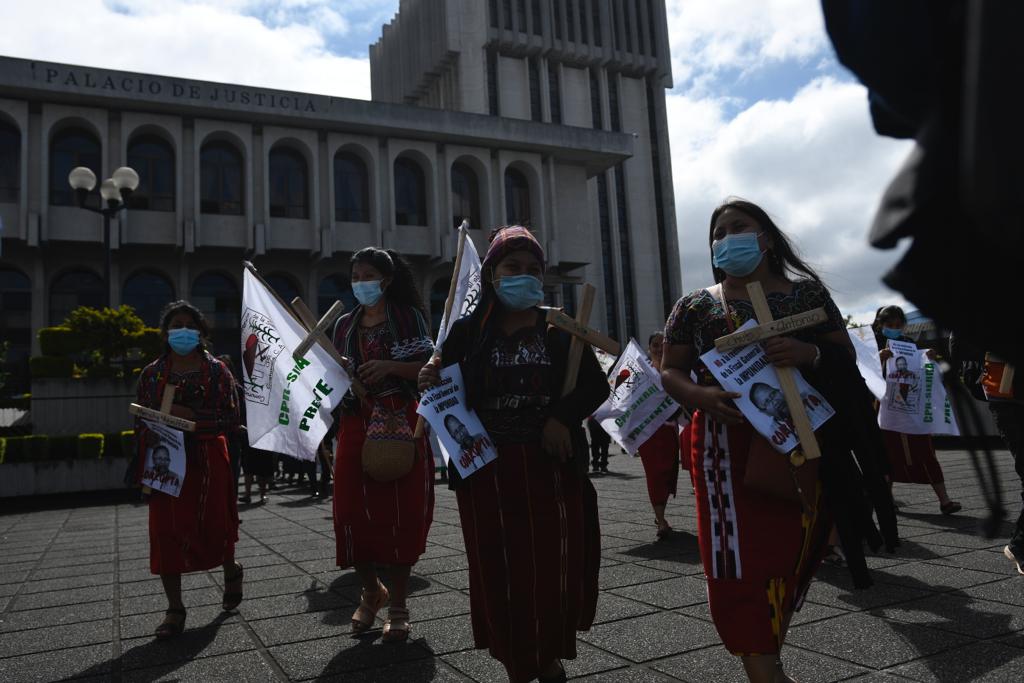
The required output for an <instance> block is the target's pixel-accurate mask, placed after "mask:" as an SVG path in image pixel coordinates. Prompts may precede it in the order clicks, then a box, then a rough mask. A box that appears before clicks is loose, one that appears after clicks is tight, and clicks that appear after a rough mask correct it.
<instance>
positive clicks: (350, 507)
mask: <svg viewBox="0 0 1024 683" xmlns="http://www.w3.org/2000/svg"><path fill="white" fill-rule="evenodd" d="M351 278H352V292H353V294H354V295H355V297H356V300H357V301H358V302H359V305H358V306H356V307H355V308H354V309H353V310H352V311H351V312H349V313H347V314H345V315H344V316H342V317H341V318H340V319H339V320H338V323H337V325H336V326H335V329H334V344H335V346H336V347H337V348H338V351H340V352H341V354H342V355H343V356H345V357H346V358H351V359H352V363H353V365H352V367H350V368H348V370H349V372H350V373H353V374H354V375H355V376H357V377H358V378H359V380H360V381H361V382H362V384H363V385H364V386H365V387H366V391H367V395H366V397H365V399H363V400H360V399H358V398H356V397H355V395H354V394H352V393H351V392H350V393H349V394H348V395H347V396H346V400H345V401H344V402H343V403H342V412H341V420H340V425H339V428H338V447H337V455H336V457H335V463H334V502H333V505H334V533H335V539H336V542H337V562H338V566H339V567H342V568H347V567H354V568H355V570H356V572H357V573H358V574H359V578H360V580H361V581H362V587H363V590H362V594H361V596H360V604H359V607H358V609H356V611H355V613H354V614H353V615H352V631H353V632H355V633H362V632H364V631H366V630H368V629H370V628H371V627H372V626H373V624H374V618H375V617H376V615H377V612H378V611H380V610H381V608H383V606H384V605H385V604H388V603H389V602H390V604H389V607H388V616H387V620H386V621H385V623H384V636H383V638H384V640H385V641H386V642H392V641H402V640H405V639H406V638H408V636H409V631H410V622H409V610H408V607H407V605H406V596H407V594H408V588H409V573H410V571H411V569H412V566H413V565H414V564H415V563H416V561H417V560H418V559H419V557H420V555H422V554H423V552H424V551H425V550H426V543H427V532H428V531H429V530H430V522H431V520H432V519H433V513H434V489H433V486H434V477H433V474H434V468H433V461H432V459H431V458H430V456H429V451H427V450H426V448H427V446H426V443H425V442H424V441H423V440H422V439H419V440H417V442H416V444H415V459H414V460H413V462H412V468H411V469H410V470H409V471H408V472H407V473H405V474H404V475H403V476H401V477H400V478H398V479H395V480H393V481H387V482H382V481H377V480H375V479H373V478H372V477H370V476H369V475H367V474H366V473H365V472H364V470H363V459H362V453H363V445H364V442H365V441H366V439H367V434H368V433H369V434H370V435H371V437H377V436H382V435H383V432H387V437H388V438H389V439H395V440H400V441H406V442H408V441H412V440H413V428H414V427H415V423H416V407H417V400H418V394H417V392H416V375H417V373H418V372H419V370H420V368H421V367H422V366H423V363H424V362H425V361H426V360H427V359H428V358H429V357H430V354H431V352H432V351H433V348H434V345H433V342H432V341H431V339H430V331H429V328H428V327H427V324H426V322H425V320H424V316H423V310H424V309H423V301H422V299H421V298H420V295H419V292H418V291H416V286H415V284H414V283H413V276H412V272H411V271H410V270H409V266H408V264H406V262H405V261H404V260H403V259H402V257H401V256H399V255H398V253H396V252H394V251H390V250H388V251H384V250H382V249H376V248H374V247H367V248H365V249H362V250H360V251H358V252H356V253H355V254H354V255H353V256H352V260H351ZM379 568H387V575H386V577H384V576H382V575H381V574H379V573H378V569H379ZM385 578H386V580H387V586H385V584H384V583H383V579H385Z"/></svg>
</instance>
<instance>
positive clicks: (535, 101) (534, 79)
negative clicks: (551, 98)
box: [526, 57, 543, 121]
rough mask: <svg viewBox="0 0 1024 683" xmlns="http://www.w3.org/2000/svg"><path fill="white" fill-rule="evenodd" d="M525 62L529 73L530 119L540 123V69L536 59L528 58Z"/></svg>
mask: <svg viewBox="0 0 1024 683" xmlns="http://www.w3.org/2000/svg"><path fill="white" fill-rule="evenodd" d="M526 62H527V67H526V68H527V69H528V70H529V72H530V118H531V119H533V120H534V121H541V120H542V119H543V117H542V116H541V109H540V68H539V67H538V66H537V58H536V57H530V58H529V59H527V60H526Z"/></svg>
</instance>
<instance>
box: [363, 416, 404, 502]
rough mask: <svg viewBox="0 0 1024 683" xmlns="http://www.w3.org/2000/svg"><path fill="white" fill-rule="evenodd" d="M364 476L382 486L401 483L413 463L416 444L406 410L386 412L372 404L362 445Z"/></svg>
mask: <svg viewBox="0 0 1024 683" xmlns="http://www.w3.org/2000/svg"><path fill="white" fill-rule="evenodd" d="M362 460H363V472H365V473H366V476H368V477H370V479H373V480H374V481H377V482H380V483H382V484H384V483H387V482H389V481H394V480H396V479H401V478H402V477H404V476H405V475H407V474H409V472H411V471H412V467H413V464H414V463H415V462H416V442H415V441H414V440H413V433H412V427H410V426H409V420H408V419H407V418H406V415H405V407H404V406H403V407H399V408H389V407H387V406H385V405H383V404H382V403H375V404H374V406H373V412H372V413H371V414H370V420H369V422H368V423H367V425H366V440H365V441H363V451H362Z"/></svg>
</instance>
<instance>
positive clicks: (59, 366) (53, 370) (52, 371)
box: [28, 356, 75, 379]
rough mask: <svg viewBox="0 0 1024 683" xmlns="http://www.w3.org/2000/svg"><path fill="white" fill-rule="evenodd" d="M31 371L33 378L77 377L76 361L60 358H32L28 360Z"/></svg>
mask: <svg viewBox="0 0 1024 683" xmlns="http://www.w3.org/2000/svg"><path fill="white" fill-rule="evenodd" d="M28 367H29V371H30V372H31V373H32V377H33V378H36V379H38V378H41V377H59V378H67V377H74V375H75V361H73V360H72V359H70V358H63V357H60V356H32V357H31V358H29V359H28Z"/></svg>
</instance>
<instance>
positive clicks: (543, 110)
mask: <svg viewBox="0 0 1024 683" xmlns="http://www.w3.org/2000/svg"><path fill="white" fill-rule="evenodd" d="M533 59H536V60H537V72H538V75H539V76H540V120H541V121H545V122H548V123H550V122H551V82H550V80H548V58H547V57H533Z"/></svg>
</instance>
